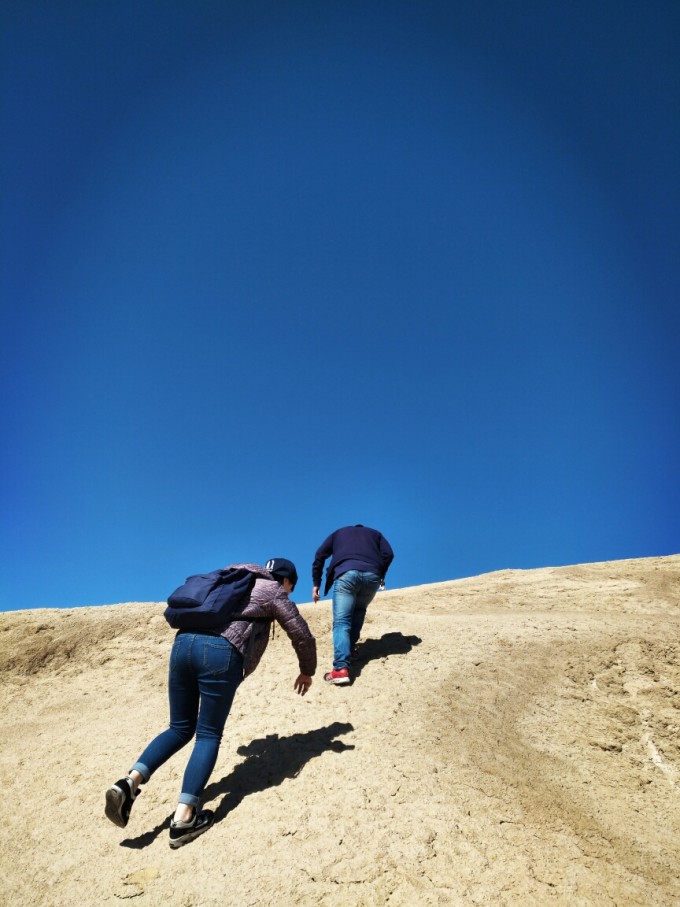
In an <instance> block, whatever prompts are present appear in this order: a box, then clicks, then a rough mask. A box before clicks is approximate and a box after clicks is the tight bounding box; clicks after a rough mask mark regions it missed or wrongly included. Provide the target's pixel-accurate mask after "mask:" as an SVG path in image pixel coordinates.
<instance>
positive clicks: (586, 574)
mask: <svg viewBox="0 0 680 907" xmlns="http://www.w3.org/2000/svg"><path fill="white" fill-rule="evenodd" d="M301 611H302V613H303V614H304V615H305V617H306V618H307V620H308V621H309V623H310V625H311V627H312V629H313V632H314V633H315V635H316V637H317V641H318V646H319V653H320V669H326V668H327V667H329V662H330V653H331V640H330V635H329V633H330V604H329V602H327V601H326V602H323V603H320V604H319V605H311V604H305V605H302V606H301ZM679 629H680V555H676V556H672V557H664V558H646V559H641V560H629V561H618V562H609V563H601V564H588V565H582V566H575V567H563V568H550V569H541V570H530V571H514V570H504V571H501V572H498V573H492V574H488V575H485V576H479V577H474V578H470V579H463V580H457V581H455V582H449V583H438V584H435V585H428V586H420V587H415V588H411V589H401V590H395V591H387V592H384V593H380V594H379V595H378V596H377V598H376V600H375V601H374V603H373V605H372V606H371V608H370V609H369V617H368V620H367V624H366V627H365V634H364V636H365V642H364V644H363V650H362V662H361V663H360V665H359V666H358V668H357V671H356V672H355V673H356V679H355V682H354V684H353V685H352V686H351V687H349V688H336V687H328V686H327V685H325V684H324V683H323V681H322V679H321V670H320V673H319V675H317V679H316V682H315V684H314V686H313V688H312V691H311V692H310V694H309V695H308V696H307V697H306V698H304V699H302V698H300V697H298V696H296V695H295V694H294V693H293V690H292V684H293V680H294V679H295V676H296V674H297V665H296V661H295V657H294V654H293V651H292V648H291V647H290V644H289V643H288V640H287V638H286V637H285V635H284V634H283V633H282V632H281V631H279V632H277V635H276V638H275V639H274V640H273V642H271V643H270V648H269V650H268V652H267V654H266V656H265V659H264V661H263V663H262V665H261V667H260V669H259V670H258V671H257V673H256V674H255V675H253V677H251V678H250V679H249V680H247V681H246V682H245V683H244V684H243V685H242V687H241V689H240V690H239V692H238V694H237V697H236V700H235V703H234V708H233V710H232V714H231V716H230V718H229V721H228V723H227V728H226V731H225V737H224V742H223V746H222V750H221V752H220V757H219V760H218V763H217V767H216V770H215V772H214V774H213V777H212V779H211V782H210V784H209V786H208V788H207V791H206V805H209V806H211V808H213V809H215V810H216V811H217V822H216V824H215V826H214V828H213V829H211V830H210V831H209V832H208V833H207V834H205V835H204V836H203V837H201V838H200V839H198V840H197V841H195V842H193V843H192V844H189V845H188V846H186V847H184V848H182V849H181V850H178V851H172V850H170V848H169V847H168V841H167V828H168V823H169V817H170V814H171V812H172V810H173V808H174V803H175V800H176V796H177V793H178V791H179V783H180V779H181V775H182V771H183V768H184V755H183V754H180V755H179V756H177V757H175V759H174V760H172V761H171V762H169V763H168V764H167V765H166V766H164V767H163V768H162V769H161V770H160V771H159V772H158V773H157V774H156V776H155V777H154V778H153V779H152V781H151V783H150V784H149V785H147V786H146V788H145V789H144V792H143V794H142V796H141V797H140V799H139V800H138V801H137V804H136V805H135V808H134V810H133V813H132V818H131V820H130V824H129V825H128V826H127V828H126V829H124V830H121V829H117V828H116V827H114V826H113V825H111V824H110V823H109V822H108V821H107V820H106V819H105V818H104V815H103V806H104V791H105V789H106V788H107V787H108V785H109V784H110V783H111V782H113V781H114V780H116V779H117V778H118V777H119V776H120V775H121V774H122V773H124V771H125V770H127V768H128V767H129V765H130V763H131V762H132V761H133V760H134V759H135V758H136V757H137V756H138V755H139V753H140V751H141V750H142V748H143V747H144V745H145V744H146V743H147V742H148V740H149V739H150V738H151V737H152V736H153V735H154V734H155V733H156V732H158V731H159V730H161V729H162V728H163V726H164V725H165V722H166V715H167V705H166V669H167V668H166V665H167V655H168V651H169V648H170V644H171V639H172V633H171V631H170V630H169V629H168V628H167V626H166V624H165V622H164V620H163V617H162V606H161V605H158V604H148V603H131V604H122V605H114V606H108V607H98V608H80V609H73V610H61V611H56V610H40V611H24V612H15V613H7V614H2V615H0V676H1V678H2V686H1V693H0V729H1V732H2V733H1V738H0V739H1V740H2V744H1V749H0V771H1V776H0V777H1V779H2V788H3V791H4V797H3V819H2V823H1V824H0V835H1V840H0V844H1V850H0V854H1V857H0V859H1V860H2V870H3V873H2V875H3V885H2V896H1V897H0V901H1V902H2V903H3V904H7V905H20V904H21V905H26V904H41V905H54V907H61V905H69V907H70V905H74V904H85V905H114V904H120V903H121V902H124V901H128V900H134V903H135V904H136V905H139V907H143V905H145V904H146V905H161V904H163V905H177V907H201V905H232V907H246V905H265V904H266V905H271V904H277V905H281V907H286V905H304V907H318V905H324V907H325V905H385V904H389V905H390V907H397V905H448V904H454V905H457V904H461V905H469V904H493V905H503V904H513V905H514V904H518V905H519V904H521V905H533V904H537V905H543V904H564V905H570V907H573V905H628V904H631V905H632V904H639V905H645V907H649V905H663V907H669V905H673V904H680V879H679V876H680V873H679V871H678V867H679V866H680V638H679V632H678V631H679Z"/></svg>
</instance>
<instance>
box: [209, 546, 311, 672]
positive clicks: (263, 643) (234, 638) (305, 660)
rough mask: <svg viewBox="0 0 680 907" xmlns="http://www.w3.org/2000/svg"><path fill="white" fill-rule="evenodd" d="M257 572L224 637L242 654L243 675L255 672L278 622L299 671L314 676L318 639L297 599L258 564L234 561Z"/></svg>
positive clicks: (238, 565) (239, 565)
mask: <svg viewBox="0 0 680 907" xmlns="http://www.w3.org/2000/svg"><path fill="white" fill-rule="evenodd" d="M230 566H232V567H245V568H246V569H248V570H250V571H252V572H253V573H256V574H257V579H256V580H255V586H254V587H253V591H252V592H251V593H250V598H249V599H248V601H247V602H246V603H245V605H242V606H241V607H240V608H239V610H238V613H237V616H236V617H235V618H234V619H232V620H231V621H230V623H229V624H228V625H227V627H226V629H225V630H223V631H222V636H224V637H226V638H227V639H228V640H229V642H230V643H231V644H232V645H233V646H235V647H236V648H237V649H238V650H239V652H240V653H241V655H242V656H243V676H244V677H247V676H248V675H249V674H252V673H253V671H254V670H255V668H256V667H257V666H258V664H259V663H260V659H261V658H262V656H263V655H264V651H265V649H266V648H267V643H268V642H269V631H270V629H271V628H272V624H273V622H274V621H277V622H278V623H279V624H280V625H281V626H282V627H283V629H284V630H285V631H286V633H287V634H288V638H289V639H290V641H291V643H292V644H293V648H294V649H295V653H296V655H297V657H298V663H299V665H300V673H301V674H307V675H308V676H309V677H311V676H312V675H313V674H314V672H315V671H316V640H315V639H314V637H313V636H312V632H311V630H310V629H309V626H308V625H307V621H306V620H305V619H304V617H303V616H302V615H301V614H300V612H299V611H298V609H297V606H296V604H295V602H293V601H291V600H290V599H289V598H288V595H287V593H286V590H285V589H284V588H283V586H282V585H281V584H280V583H279V582H277V581H276V580H275V579H274V578H273V577H272V575H271V573H270V572H269V571H268V570H266V569H265V568H264V567H259V566H258V565H257V564H231V565H230Z"/></svg>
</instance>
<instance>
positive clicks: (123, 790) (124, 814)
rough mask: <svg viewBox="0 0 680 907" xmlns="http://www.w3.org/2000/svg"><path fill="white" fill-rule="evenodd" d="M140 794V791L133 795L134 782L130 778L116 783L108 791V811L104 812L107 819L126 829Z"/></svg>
mask: <svg viewBox="0 0 680 907" xmlns="http://www.w3.org/2000/svg"><path fill="white" fill-rule="evenodd" d="M140 794H141V790H138V791H137V793H136V794H133V793H132V782H131V781H130V779H129V778H121V779H120V781H116V783H115V784H112V785H111V787H110V788H109V789H108V790H107V791H106V809H105V810H104V814H105V815H106V818H107V819H110V820H111V821H112V822H113V824H114V825H118V826H119V827H120V828H125V826H126V825H127V824H128V819H129V818H130V810H131V809H132V804H133V803H134V802H135V800H136V799H137V797H138V796H139V795H140Z"/></svg>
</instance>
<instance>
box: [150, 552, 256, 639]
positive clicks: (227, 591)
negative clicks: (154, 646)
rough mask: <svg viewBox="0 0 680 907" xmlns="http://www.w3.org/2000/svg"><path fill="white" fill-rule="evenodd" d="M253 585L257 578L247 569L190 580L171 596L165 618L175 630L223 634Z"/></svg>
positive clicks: (187, 579) (221, 572) (241, 568)
mask: <svg viewBox="0 0 680 907" xmlns="http://www.w3.org/2000/svg"><path fill="white" fill-rule="evenodd" d="M254 585H255V574H254V573H251V572H250V570H247V569H246V568H245V567H231V568H229V569H227V570H213V571H212V572H211V573H197V574H195V575H194V576H188V577H187V578H186V581H185V582H184V583H183V584H182V585H181V586H179V587H178V588H177V589H175V591H174V592H173V593H172V595H170V596H169V598H168V607H167V608H166V609H165V611H164V612H163V614H164V617H165V619H166V620H167V622H168V623H169V624H170V626H171V627H174V629H175V630H223V629H224V627H225V625H226V624H227V623H228V622H229V619H230V617H231V615H232V613H233V612H234V611H235V610H236V608H238V606H239V605H241V604H243V603H244V602H245V601H246V600H247V599H248V596H249V595H250V593H251V592H252V589H253V586H254Z"/></svg>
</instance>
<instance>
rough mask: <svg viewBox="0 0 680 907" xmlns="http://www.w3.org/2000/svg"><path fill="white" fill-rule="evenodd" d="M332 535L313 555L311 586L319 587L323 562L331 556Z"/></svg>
mask: <svg viewBox="0 0 680 907" xmlns="http://www.w3.org/2000/svg"><path fill="white" fill-rule="evenodd" d="M333 535H334V533H331V534H330V535H329V536H328V538H327V539H326V540H325V541H324V542H322V543H321V544H320V545H319V547H318V548H317V549H316V554H315V555H314V563H313V564H312V585H313V586H320V585H321V577H322V576H323V565H324V561H325V560H326V559H327V558H329V557H330V556H331V554H333Z"/></svg>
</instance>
